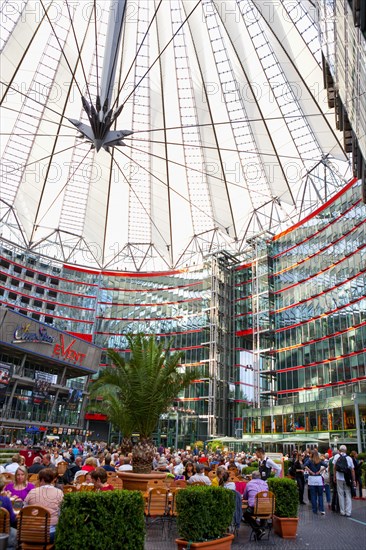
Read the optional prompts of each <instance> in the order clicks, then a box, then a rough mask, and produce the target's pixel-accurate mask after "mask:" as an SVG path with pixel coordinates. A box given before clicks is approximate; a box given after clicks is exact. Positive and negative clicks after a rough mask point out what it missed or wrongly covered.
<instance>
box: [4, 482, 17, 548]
mask: <svg viewBox="0 0 366 550" xmlns="http://www.w3.org/2000/svg"><path fill="white" fill-rule="evenodd" d="M5 483H6V481H5V478H4V477H3V476H1V475H0V493H2V491H3V489H4V487H5ZM0 506H1V508H5V510H7V511H8V512H9V516H10V534H9V539H8V546H7V548H8V550H15V548H16V546H17V531H16V526H17V518H16V515H15V513H14V510H13V506H12V504H11V501H10V498H9V497H7V496H5V495H2V494H0Z"/></svg>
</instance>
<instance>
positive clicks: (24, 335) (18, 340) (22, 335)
mask: <svg viewBox="0 0 366 550" xmlns="http://www.w3.org/2000/svg"><path fill="white" fill-rule="evenodd" d="M30 326H31V324H30V323H24V324H23V325H18V326H17V328H16V329H15V331H14V340H13V344H24V343H32V344H34V343H39V344H53V342H54V341H55V339H54V338H53V336H50V335H49V334H48V333H47V329H46V327H42V326H40V327H39V329H38V332H30V330H29V329H30Z"/></svg>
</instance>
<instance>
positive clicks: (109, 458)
mask: <svg viewBox="0 0 366 550" xmlns="http://www.w3.org/2000/svg"><path fill="white" fill-rule="evenodd" d="M111 462H112V455H110V454H109V453H108V454H106V455H105V457H104V464H103V466H102V468H104V469H105V471H106V472H115V471H116V468H115V467H114V466H111Z"/></svg>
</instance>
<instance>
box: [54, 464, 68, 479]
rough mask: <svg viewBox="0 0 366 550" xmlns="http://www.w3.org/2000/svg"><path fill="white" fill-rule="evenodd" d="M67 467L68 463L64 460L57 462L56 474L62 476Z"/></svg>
mask: <svg viewBox="0 0 366 550" xmlns="http://www.w3.org/2000/svg"><path fill="white" fill-rule="evenodd" d="M68 467H69V465H68V463H67V462H66V461H65V460H62V461H61V462H59V463H58V464H57V466H56V468H57V475H58V476H63V475H64V473H65V472H66V470H67V468H68Z"/></svg>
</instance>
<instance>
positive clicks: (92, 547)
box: [55, 491, 145, 550]
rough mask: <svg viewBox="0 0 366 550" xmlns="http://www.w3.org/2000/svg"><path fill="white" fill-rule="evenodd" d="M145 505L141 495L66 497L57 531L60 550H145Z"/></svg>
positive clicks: (134, 493)
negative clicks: (79, 549)
mask: <svg viewBox="0 0 366 550" xmlns="http://www.w3.org/2000/svg"><path fill="white" fill-rule="evenodd" d="M144 541H145V520H144V501H143V497H142V494H141V493H139V492H137V491H105V492H103V491H98V492H96V493H94V492H85V493H84V492H81V493H69V494H66V495H65V497H64V500H63V502H62V506H61V515H60V519H59V522H58V526H57V530H56V539H55V543H56V549H57V550H70V548H82V549H83V550H106V548H110V549H112V548H113V550H143V549H144Z"/></svg>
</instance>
